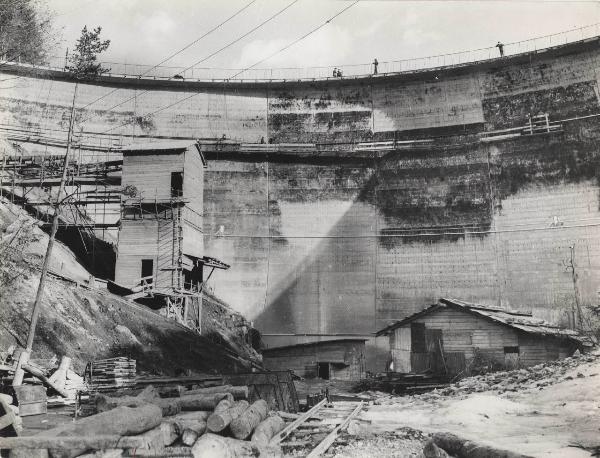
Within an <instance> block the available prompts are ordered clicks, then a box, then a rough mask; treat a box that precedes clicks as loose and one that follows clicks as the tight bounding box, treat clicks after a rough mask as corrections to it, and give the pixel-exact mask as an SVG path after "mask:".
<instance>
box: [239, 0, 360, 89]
mask: <svg viewBox="0 0 600 458" xmlns="http://www.w3.org/2000/svg"><path fill="white" fill-rule="evenodd" d="M359 1H360V0H356V1H355V2H353V3H351V4H350V5H348V6H347V7H345V8H343V9H342V10H340V11H339V12H338V13H336V14H335V15H333V16H332V17H330V18H329V19H327V20H326V21H325V22H323V23H322V24H321V25H319V26H317V27H315V28H314V29H312V30H311V31H310V32H308V33H306V34H304V35H302V36H301V37H300V38H297V39H296V40H294V41H292V42H291V43H289V44H287V45H286V46H284V47H283V48H281V49H280V50H278V51H275V52H274V53H273V54H271V55H270V56H268V57H265V58H264V59H262V60H259V61H258V62H255V63H254V64H252V65H250V66H249V67H246V68H244V69H243V70H240V71H239V72H237V73H236V74H235V75H232V76H230V77H229V78H227V81H229V80H230V79H233V78H235V77H236V76H238V75H241V74H242V73H244V72H245V71H247V70H250V69H251V68H254V67H256V66H257V65H259V64H262V63H263V62H264V61H266V60H269V59H270V58H271V57H273V56H275V55H277V54H279V53H280V52H283V51H285V50H286V49H288V48H291V47H292V46H294V45H295V44H296V43H298V42H300V41H302V40H304V39H305V38H306V37H308V36H309V35H312V34H313V33H315V32H316V31H318V30H320V29H322V28H323V27H325V26H326V25H327V24H329V23H330V22H331V21H333V20H334V19H335V18H337V17H338V16H340V15H341V14H343V13H345V12H346V11H348V10H349V9H350V8H352V7H353V6H354V5H356V4H357V3H358V2H359Z"/></svg>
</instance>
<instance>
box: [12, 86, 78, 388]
mask: <svg viewBox="0 0 600 458" xmlns="http://www.w3.org/2000/svg"><path fill="white" fill-rule="evenodd" d="M78 85H79V83H75V90H74V92H73V103H72V105H71V119H70V120H69V133H68V134H67V152H66V153H65V158H64V162H63V173H62V178H61V180H60V186H59V188H58V195H57V196H56V203H55V204H54V214H53V215H52V229H51V230H50V238H49V239H48V247H47V248H46V256H45V257H44V263H43V264H42V273H41V274H40V283H39V285H38V289H37V293H36V295H35V301H34V302H33V310H32V312H31V322H30V324H29V333H28V334H27V347H26V348H25V351H23V352H22V353H21V356H20V357H19V361H18V363H17V368H16V369H15V376H14V378H13V386H20V385H21V384H22V383H23V376H24V375H25V372H24V371H23V365H24V364H27V363H28V362H29V357H30V355H31V349H32V348H33V338H34V337H35V328H36V326H37V321H38V317H39V315H40V309H41V306H42V299H43V297H44V286H45V284H46V274H47V273H48V266H49V265H50V258H51V256H52V248H53V247H54V239H55V238H56V231H57V230H58V220H59V217H60V206H61V204H62V202H61V197H62V193H63V190H64V188H65V181H66V179H67V170H68V168H69V154H70V153H71V140H72V137H73V124H74V122H75V98H76V97H77V87H78Z"/></svg>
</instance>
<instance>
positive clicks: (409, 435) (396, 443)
mask: <svg viewBox="0 0 600 458" xmlns="http://www.w3.org/2000/svg"><path fill="white" fill-rule="evenodd" d="M427 438H428V436H427V435H425V434H424V433H422V432H421V431H419V430H416V429H412V428H400V429H398V430H397V431H389V432H384V433H381V434H377V435H375V434H359V435H351V434H349V433H345V434H343V435H340V437H339V439H338V440H337V441H336V442H335V444H333V445H332V446H331V448H330V449H329V451H328V453H327V454H326V455H325V456H328V457H349V458H363V457H377V458H422V457H423V446H424V445H425V442H426V441H427Z"/></svg>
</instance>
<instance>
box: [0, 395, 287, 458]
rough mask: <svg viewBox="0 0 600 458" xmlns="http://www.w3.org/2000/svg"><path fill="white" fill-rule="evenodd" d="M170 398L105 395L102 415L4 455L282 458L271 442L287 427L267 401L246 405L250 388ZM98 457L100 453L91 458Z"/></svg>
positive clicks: (4, 442)
mask: <svg viewBox="0 0 600 458" xmlns="http://www.w3.org/2000/svg"><path fill="white" fill-rule="evenodd" d="M130 392H131V390H130ZM165 393H166V391H165V390H162V393H161V391H159V390H157V389H156V388H154V387H152V386H148V387H146V388H145V389H144V390H143V391H141V392H139V393H137V394H136V395H123V396H119V397H113V396H108V395H106V394H99V395H98V396H96V398H95V405H96V412H97V413H95V414H94V415H90V416H88V417H85V418H82V419H80V420H77V421H75V422H73V423H68V424H65V425H62V426H59V427H57V428H53V429H51V430H47V431H43V432H41V433H39V434H37V435H35V436H28V437H11V438H0V449H2V448H10V449H12V450H11V455H10V456H11V457H13V458H25V457H27V458H30V457H35V458H38V457H40V458H41V457H44V458H48V457H49V458H73V457H76V456H87V457H91V456H94V457H102V456H118V457H120V456H132V453H133V454H134V455H135V456H138V457H144V456H147V457H149V456H165V457H168V456H178V457H186V456H187V457H194V458H195V457H203V458H205V457H206V458H210V457H223V456H228V457H244V456H253V457H281V456H282V452H281V447H280V446H279V445H272V444H271V439H272V438H273V437H274V436H275V435H276V434H277V433H279V432H280V431H281V430H282V429H283V428H284V427H285V422H284V420H283V419H282V418H281V417H280V416H278V415H277V414H276V413H275V412H270V411H269V407H268V405H267V402H266V401H264V400H258V401H256V402H254V403H252V404H250V403H249V402H248V401H247V400H246V399H240V398H247V397H248V389H247V387H240V386H229V385H222V386H218V387H210V388H204V389H202V388H201V389H195V390H189V391H181V392H177V393H176V394H179V395H174V396H173V397H161V394H165ZM167 394H173V392H172V390H171V392H170V393H167ZM34 449H35V450H34ZM40 450H41V452H40ZM94 450H97V451H100V452H99V453H96V452H95V454H93V455H92V454H89V452H90V451H94ZM38 452H39V453H41V454H37V453H38ZM109 453H110V454H109Z"/></svg>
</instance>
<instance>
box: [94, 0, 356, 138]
mask: <svg viewBox="0 0 600 458" xmlns="http://www.w3.org/2000/svg"><path fill="white" fill-rule="evenodd" d="M297 1H298V0H294V1H293V2H292V3H290V4H289V5H288V6H286V7H285V8H283V9H282V10H280V11H279V12H278V13H276V15H278V14H280V13H282V12H283V11H285V10H286V9H287V8H289V7H291V6H292V5H294V3H296V2H297ZM359 1H360V0H355V1H354V2H353V3H351V4H350V5H348V6H346V7H344V8H342V9H341V10H340V11H339V12H337V13H336V14H334V15H333V16H332V17H330V18H329V19H327V20H326V21H325V22H323V23H322V24H321V25H319V26H317V27H316V28H315V29H313V30H311V31H310V32H308V33H306V34H304V35H303V36H302V37H300V38H298V39H296V40H294V41H293V42H292V43H290V44H288V45H287V46H285V47H284V48H282V49H280V50H279V51H277V52H276V53H274V54H272V55H271V56H269V57H267V59H269V58H270V57H272V56H273V55H275V54H277V53H279V52H281V51H284V50H285V49H287V48H289V47H291V46H293V45H294V44H296V43H298V42H299V41H301V40H303V39H304V38H306V37H308V36H309V35H311V34H313V33H314V32H316V31H317V30H319V29H321V28H322V27H324V26H325V25H327V24H329V23H330V22H331V21H332V20H334V19H335V18H337V17H338V16H340V15H341V14H343V13H344V12H346V11H347V10H349V9H350V8H352V7H353V6H354V5H356V4H357V3H358V2H359ZM272 18H273V17H271V18H269V19H268V20H267V21H265V22H263V24H265V23H266V22H268V21H269V20H271V19H272ZM261 25H262V24H261ZM253 30H255V29H253ZM250 33H252V31H250V32H248V33H247V34H245V35H243V36H242V37H240V38H239V39H241V38H243V37H244V36H247V35H248V34H250ZM239 39H236V40H234V41H233V42H232V43H234V42H236V41H239ZM210 57H212V55H211V56H208V57H206V58H205V59H204V60H206V59H209V58H210ZM264 60H266V59H263V61H264ZM201 62H203V60H201V61H198V62H196V63H194V64H192V65H191V66H190V67H188V68H187V69H189V68H192V67H193V66H194V65H197V64H198V63H201ZM260 62H262V61H260ZM260 62H257V63H256V64H254V65H258V64H259V63H260ZM249 68H252V67H249ZM187 69H186V70H187ZM245 70H247V69H244V70H242V71H245ZM184 71H185V70H184ZM240 73H241V72H240ZM238 74H239V73H238ZM234 76H235V75H234ZM145 92H149V91H145ZM197 95H198V93H194V94H190V95H189V96H187V97H184V98H183V99H181V100H177V101H175V102H173V103H171V104H169V105H166V106H164V107H161V108H159V109H157V110H154V111H152V112H150V113H146V114H145V115H144V117H147V116H152V115H155V114H156V113H160V112H161V111H164V110H166V109H168V108H171V107H173V106H175V105H177V104H179V103H181V102H184V101H186V100H189V99H191V98H192V97H196V96H197ZM113 108H114V107H113ZM111 109H112V108H109V110H108V111H110V110H111ZM131 122H132V121H131V120H130V121H127V122H125V123H124V124H121V125H118V126H115V127H111V128H110V129H108V130H105V131H103V132H102V133H103V134H105V133H107V132H111V131H113V130H115V129H118V128H120V127H125V126H126V125H127V124H130V123H131Z"/></svg>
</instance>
